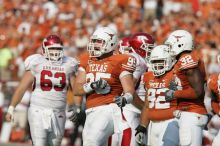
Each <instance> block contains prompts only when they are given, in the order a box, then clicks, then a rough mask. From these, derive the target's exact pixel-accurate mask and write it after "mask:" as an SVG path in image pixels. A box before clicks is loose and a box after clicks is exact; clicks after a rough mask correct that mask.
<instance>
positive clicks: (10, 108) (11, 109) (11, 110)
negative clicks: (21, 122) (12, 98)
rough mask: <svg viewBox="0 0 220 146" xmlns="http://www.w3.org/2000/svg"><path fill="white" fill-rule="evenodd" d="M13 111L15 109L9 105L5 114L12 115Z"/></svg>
mask: <svg viewBox="0 0 220 146" xmlns="http://www.w3.org/2000/svg"><path fill="white" fill-rule="evenodd" d="M14 110H15V108H14V107H13V106H12V105H10V106H9V107H8V111H7V113H9V114H11V115H13V113H14Z"/></svg>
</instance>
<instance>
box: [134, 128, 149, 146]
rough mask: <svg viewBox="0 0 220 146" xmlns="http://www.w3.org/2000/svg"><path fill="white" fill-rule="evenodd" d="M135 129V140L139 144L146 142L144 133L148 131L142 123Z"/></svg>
mask: <svg viewBox="0 0 220 146" xmlns="http://www.w3.org/2000/svg"><path fill="white" fill-rule="evenodd" d="M135 130H136V133H135V140H136V142H137V143H138V144H140V145H142V144H143V143H144V135H145V133H146V128H145V127H144V126H142V125H138V126H137V128H136V129H135Z"/></svg>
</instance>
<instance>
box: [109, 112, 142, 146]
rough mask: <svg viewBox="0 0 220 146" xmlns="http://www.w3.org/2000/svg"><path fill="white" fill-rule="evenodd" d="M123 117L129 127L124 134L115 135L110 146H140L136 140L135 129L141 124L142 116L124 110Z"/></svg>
mask: <svg viewBox="0 0 220 146" xmlns="http://www.w3.org/2000/svg"><path fill="white" fill-rule="evenodd" d="M123 115H124V118H125V119H126V121H127V123H128V127H127V128H125V130H124V131H123V132H122V133H119V134H114V135H113V136H112V139H111V145H109V146H139V145H138V143H137V142H136V140H135V129H136V128H137V126H138V125H139V123H140V114H139V113H136V112H133V111H130V110H127V109H123Z"/></svg>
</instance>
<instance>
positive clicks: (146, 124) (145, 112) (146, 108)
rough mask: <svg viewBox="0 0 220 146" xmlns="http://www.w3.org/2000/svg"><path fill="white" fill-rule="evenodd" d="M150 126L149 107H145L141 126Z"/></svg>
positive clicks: (142, 112)
mask: <svg viewBox="0 0 220 146" xmlns="http://www.w3.org/2000/svg"><path fill="white" fill-rule="evenodd" d="M148 124H149V119H148V107H146V106H144V107H143V109H142V111H141V118H140V125H142V126H144V127H147V126H148Z"/></svg>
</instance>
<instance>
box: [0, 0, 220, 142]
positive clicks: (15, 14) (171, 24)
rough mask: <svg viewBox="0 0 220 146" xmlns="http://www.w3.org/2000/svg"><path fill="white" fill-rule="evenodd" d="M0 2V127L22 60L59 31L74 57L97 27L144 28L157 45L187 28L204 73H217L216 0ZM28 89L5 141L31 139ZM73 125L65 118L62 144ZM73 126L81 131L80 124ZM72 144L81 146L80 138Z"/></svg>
mask: <svg viewBox="0 0 220 146" xmlns="http://www.w3.org/2000/svg"><path fill="white" fill-rule="evenodd" d="M0 4H1V5H0V127H1V125H2V121H3V113H4V111H6V109H7V106H8V104H9V101H10V98H11V97H12V94H13V91H14V89H15V87H16V86H17V84H18V81H19V79H20V78H21V76H22V75H23V73H24V65H23V61H24V60H25V58H26V57H27V56H29V55H31V54H34V53H40V52H41V42H42V40H43V38H45V36H47V35H48V34H58V35H59V36H60V37H61V38H62V40H63V41H64V46H65V49H66V54H67V55H70V56H77V53H78V52H80V51H82V50H84V49H86V45H87V43H88V41H89V36H90V35H91V33H92V32H93V30H94V29H95V28H96V27H98V26H111V27H112V28H114V29H116V30H117V32H118V35H119V37H120V38H122V37H124V36H128V35H130V34H133V33H136V32H147V33H149V34H152V35H153V36H154V37H155V39H156V42H157V44H162V43H163V41H164V40H165V39H166V36H167V34H168V33H169V32H171V31H173V30H175V29H178V28H181V29H186V30H187V31H189V32H191V33H192V34H193V36H194V41H195V49H199V50H200V51H199V52H200V53H201V55H202V56H203V59H204V61H205V64H206V69H207V73H208V75H209V74H211V73H213V72H220V66H219V65H218V63H217V60H216V58H217V57H216V56H217V55H218V54H220V29H219V28H220V11H219V10H220V1H219V0H16V1H14V0H0ZM30 92H31V89H30V91H27V92H26V94H25V96H24V98H23V100H22V102H21V104H20V105H19V107H17V111H18V112H17V114H18V115H19V117H20V118H19V119H18V120H16V121H15V125H14V127H13V129H12V132H11V134H10V141H16V142H28V141H29V139H30V137H29V135H28V134H27V133H29V131H28V125H27V118H26V111H27V108H28V101H29V97H30ZM69 96H70V98H69V99H71V97H72V96H71V94H70V95H69ZM73 128H74V125H73V124H72V123H70V122H67V124H66V129H67V130H66V138H65V139H64V142H63V144H64V145H65V143H66V145H70V144H68V143H70V141H69V138H68V137H71V136H73V135H75V137H80V133H79V134H76V133H74V130H73ZM19 129H21V130H19ZM78 131H82V127H81V126H79V127H78ZM0 132H1V128H0ZM73 143H75V145H76V146H80V145H81V140H80V138H76V140H75V139H74V140H72V144H71V145H73Z"/></svg>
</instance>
